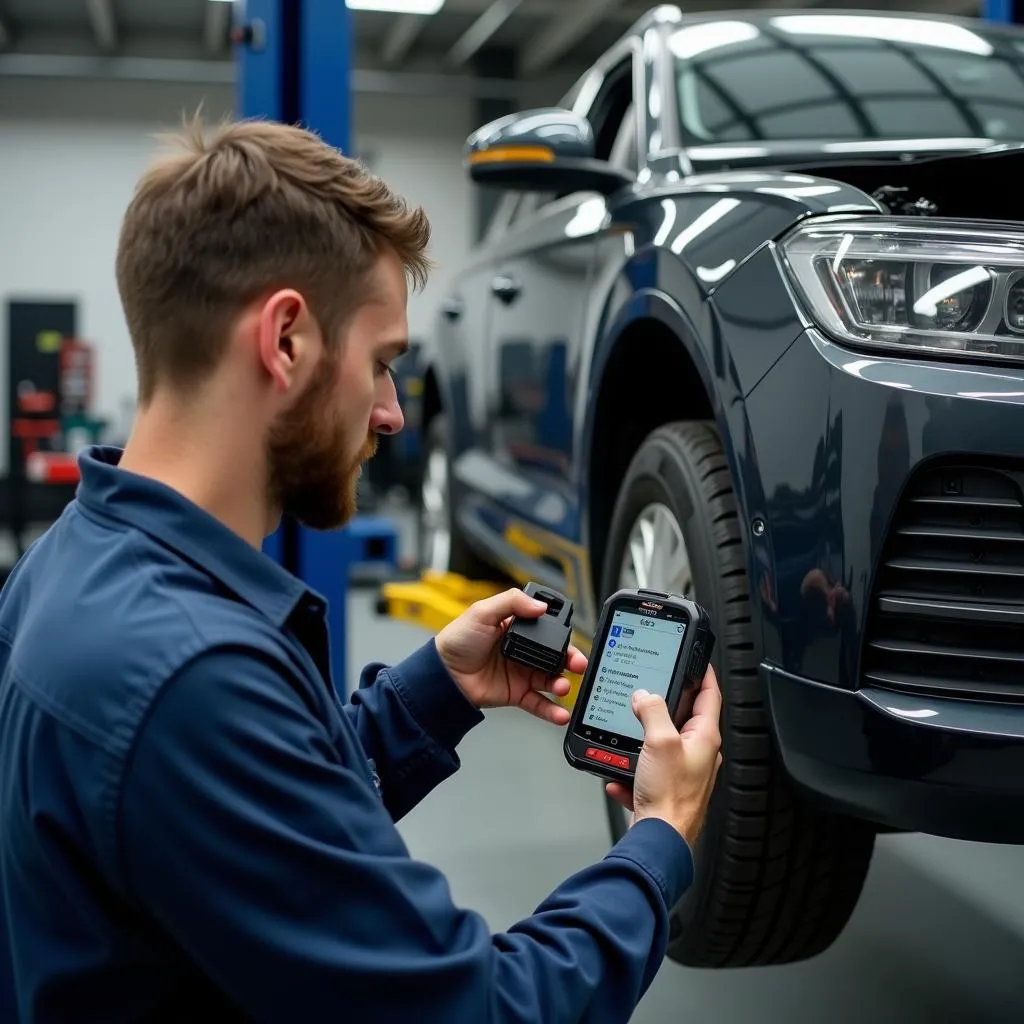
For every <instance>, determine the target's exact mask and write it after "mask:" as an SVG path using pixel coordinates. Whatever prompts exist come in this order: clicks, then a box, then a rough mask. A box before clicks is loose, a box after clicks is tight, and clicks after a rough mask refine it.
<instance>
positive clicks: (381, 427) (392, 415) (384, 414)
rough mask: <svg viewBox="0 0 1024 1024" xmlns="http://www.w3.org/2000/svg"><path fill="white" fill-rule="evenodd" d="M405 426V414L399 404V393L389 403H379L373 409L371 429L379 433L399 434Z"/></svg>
mask: <svg viewBox="0 0 1024 1024" xmlns="http://www.w3.org/2000/svg"><path fill="white" fill-rule="evenodd" d="M404 426H405V416H404V415H403V413H402V407H401V406H400V405H399V404H398V397H397V395H396V396H395V397H394V398H393V399H392V400H391V401H390V402H387V403H383V404H381V405H378V406H376V407H375V408H374V410H373V418H372V420H371V421H370V427H371V429H372V430H373V431H374V432H376V433H378V434H397V433H398V432H399V431H400V430H401V429H402V427H404Z"/></svg>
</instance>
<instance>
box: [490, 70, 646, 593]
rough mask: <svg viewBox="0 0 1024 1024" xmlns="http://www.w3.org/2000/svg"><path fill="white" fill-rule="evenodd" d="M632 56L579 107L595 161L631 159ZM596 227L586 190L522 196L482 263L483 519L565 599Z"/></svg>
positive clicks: (573, 544) (601, 210)
mask: <svg viewBox="0 0 1024 1024" xmlns="http://www.w3.org/2000/svg"><path fill="white" fill-rule="evenodd" d="M632 59H633V56H632V52H631V51H628V50H627V51H626V52H625V53H623V54H622V55H621V56H620V57H619V59H618V60H617V61H616V62H615V63H614V64H613V65H612V66H611V69H610V70H609V72H608V73H607V74H605V75H604V85H603V86H602V87H601V88H600V89H598V90H597V92H596V96H595V98H594V100H593V103H592V104H591V107H590V111H589V116H590V120H591V123H592V125H593V127H594V131H595V151H596V155H597V156H598V157H599V158H600V159H608V160H613V161H614V162H617V163H618V164H620V165H621V166H625V165H628V164H629V163H630V162H635V160H636V145H635V139H636V122H635V120H634V118H633V109H634V107H633V103H632V100H633V79H634V68H633V63H632ZM606 222H607V206H606V201H605V200H604V198H603V197H601V196H600V195H598V194H596V193H582V192H581V193H574V194H571V195H566V196H554V195H550V194H537V193H531V194H528V195H526V196H525V197H524V199H523V201H522V202H521V203H520V205H519V206H518V207H517V209H516V211H515V216H514V217H513V218H512V221H511V223H510V225H509V227H508V229H507V230H506V231H505V233H504V235H503V237H502V238H501V240H500V242H499V243H498V245H497V246H496V248H495V251H494V253H493V259H492V260H491V261H490V263H489V266H488V273H489V274H490V278H489V281H488V283H487V288H488V291H489V303H490V309H489V312H488V318H487V319H488V341H487V356H486V358H487V363H488V368H487V377H488V380H489V382H490V383H489V388H488V393H489V403H490V412H489V418H490V423H491V432H490V445H489V448H488V451H487V454H488V457H489V459H490V461H491V465H490V466H489V467H488V468H487V471H486V473H485V475H487V476H489V477H490V478H492V479H493V480H494V481H495V482H496V484H497V486H496V488H495V491H494V493H493V495H492V497H493V500H494V503H495V506H496V508H495V509H494V510H493V514H492V517H491V518H492V522H495V523H500V524H501V525H502V528H503V536H502V541H503V542H504V543H505V544H506V545H508V547H509V549H510V550H507V551H506V555H507V556H508V557H507V560H511V559H515V558H516V557H517V556H518V557H519V559H520V564H521V565H522V567H523V570H524V575H525V574H530V575H533V576H534V577H536V576H542V578H543V581H544V582H546V583H548V584H549V585H551V586H555V587H562V588H564V589H565V590H566V592H568V593H569V594H570V595H572V596H574V597H575V596H576V592H578V591H580V592H581V591H583V590H586V589H588V587H589V584H588V583H587V575H586V574H587V568H586V563H587V559H586V557H585V552H584V551H583V550H582V548H581V546H580V542H581V539H582V536H581V534H582V530H581V510H580V498H579V494H580V487H579V478H578V468H577V467H576V466H575V462H574V455H575V451H576V448H577V440H578V439H577V437H576V419H575V415H574V410H575V406H576V392H577V387H578V383H579V380H580V367H581V355H582V352H583V349H584V346H585V345H586V338H585V334H586V330H585V327H586V324H587V320H588V317H587V312H588V303H589V292H590V287H591V283H592V274H593V268H594V263H595V254H596V248H597V243H598V240H599V239H600V238H601V237H602V232H603V230H604V227H605V225H606ZM480 468H483V467H480ZM479 476H480V474H478V479H479ZM544 574H547V575H544Z"/></svg>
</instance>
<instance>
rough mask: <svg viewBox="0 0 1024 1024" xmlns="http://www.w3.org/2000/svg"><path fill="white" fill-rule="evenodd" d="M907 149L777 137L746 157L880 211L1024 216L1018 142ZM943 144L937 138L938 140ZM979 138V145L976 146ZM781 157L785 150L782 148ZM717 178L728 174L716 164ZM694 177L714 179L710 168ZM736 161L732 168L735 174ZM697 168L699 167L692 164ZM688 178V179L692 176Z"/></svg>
mask: <svg viewBox="0 0 1024 1024" xmlns="http://www.w3.org/2000/svg"><path fill="white" fill-rule="evenodd" d="M925 141H926V142H927V143H929V144H928V145H924V144H921V145H920V146H919V147H918V148H917V149H916V150H914V151H910V150H909V149H908V148H907V147H906V146H904V145H898V144H896V143H892V144H887V145H884V146H883V145H882V144H881V143H879V144H877V145H876V146H874V147H873V148H871V149H870V150H868V149H866V148H863V147H862V148H861V149H860V150H859V151H858V150H856V149H851V148H850V147H852V145H853V144H847V148H846V149H845V150H840V149H837V148H828V149H826V147H825V146H823V145H822V144H821V143H818V144H817V145H816V146H814V147H811V146H810V145H808V144H804V145H803V146H801V145H800V144H798V143H791V144H789V143H787V144H783V143H779V144H777V145H776V147H775V153H774V157H773V158H772V159H768V158H767V157H764V156H762V157H760V158H755V157H754V156H753V155H750V156H749V157H748V161H749V162H748V163H747V164H746V167H747V168H748V169H749V170H750V171H753V169H754V168H756V167H758V166H759V165H758V163H756V162H753V161H755V160H760V168H761V169H762V170H761V173H765V174H768V175H770V174H772V173H773V172H774V173H775V174H779V175H785V174H786V173H792V172H799V173H800V174H802V175H806V176H810V177H812V178H818V179H820V180H823V181H832V182H836V181H841V182H843V183H844V184H845V185H848V186H852V187H853V188H854V189H856V190H858V191H859V192H860V193H862V194H863V195H864V196H865V197H866V198H869V199H870V200H871V201H872V202H873V203H875V204H877V205H878V206H879V208H880V209H882V210H885V211H888V212H891V213H897V214H901V215H910V216H938V217H955V218H968V219H974V220H989V221H1016V222H1024V190H1022V189H1021V187H1020V182H1021V181H1022V180H1024V143H1003V144H998V145H997V144H986V145H981V144H980V143H983V142H984V143H988V142H989V140H982V139H974V140H969V139H949V140H937V139H931V140H925ZM940 143H941V144H940ZM975 143H977V145H975ZM784 153H785V154H787V155H785V156H784V155H783V154H784ZM718 166H719V173H720V174H721V178H722V180H723V182H724V181H725V180H726V179H727V178H728V176H729V172H728V171H725V170H724V168H723V167H722V165H721V163H719V165H718ZM701 170H702V171H703V174H700V177H701V178H702V179H704V180H714V179H715V177H716V173H715V171H714V170H712V169H711V168H710V167H705V168H702V169H701ZM738 170H739V167H733V168H732V172H733V173H735V172H736V171H738ZM694 172H695V174H697V173H698V168H697V167H696V166H695V167H694ZM688 180H689V181H693V180H694V177H693V176H691V177H690V178H689V179H688Z"/></svg>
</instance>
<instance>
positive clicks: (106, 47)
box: [86, 0, 117, 53]
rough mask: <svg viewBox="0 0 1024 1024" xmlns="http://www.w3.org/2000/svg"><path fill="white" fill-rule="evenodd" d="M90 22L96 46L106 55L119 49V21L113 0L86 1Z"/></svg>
mask: <svg viewBox="0 0 1024 1024" xmlns="http://www.w3.org/2000/svg"><path fill="white" fill-rule="evenodd" d="M86 7H87V8H88V10H89V21H90V22H92V34H93V35H94V36H95V37H96V45H97V46H99V48H100V49H101V50H103V51H104V52H105V53H111V52H112V51H113V50H116V49H117V19H116V18H115V17H114V3H113V0H86Z"/></svg>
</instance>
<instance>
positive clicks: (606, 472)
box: [582, 292, 757, 600]
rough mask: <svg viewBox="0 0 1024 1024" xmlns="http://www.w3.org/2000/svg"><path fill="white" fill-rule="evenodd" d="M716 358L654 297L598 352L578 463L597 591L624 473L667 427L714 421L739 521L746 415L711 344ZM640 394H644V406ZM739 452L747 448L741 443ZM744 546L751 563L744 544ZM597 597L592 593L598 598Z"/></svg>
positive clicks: (678, 313) (682, 318) (636, 303)
mask: <svg viewBox="0 0 1024 1024" xmlns="http://www.w3.org/2000/svg"><path fill="white" fill-rule="evenodd" d="M640 346H642V350H640V353H639V355H638V348H639V347H640ZM716 353H717V354H716V355H715V356H714V357H712V356H711V354H710V352H709V349H708V347H707V346H705V345H703V344H702V343H701V341H700V335H699V333H698V331H697V329H696V328H695V327H694V326H693V324H692V322H691V321H690V319H689V318H688V317H687V316H686V314H685V313H684V312H683V311H682V310H681V309H680V308H679V307H678V306H677V305H676V304H675V303H674V302H673V301H672V300H671V299H669V298H668V297H666V296H664V295H661V294H660V293H657V292H649V293H646V294H643V293H638V294H636V295H635V296H634V297H633V299H632V300H631V301H630V302H629V303H628V305H627V306H626V307H625V308H624V309H623V310H622V312H621V313H620V315H619V316H618V317H616V318H615V321H614V324H613V327H612V328H611V329H610V330H609V331H607V332H606V334H605V336H604V340H603V341H602V342H601V343H600V344H599V346H598V348H597V349H596V350H595V353H594V360H593V364H592V371H591V375H590V386H589V388H588V404H587V414H586V420H585V427H584V432H583V436H584V444H585V450H584V458H583V460H582V461H583V467H582V468H583V489H584V493H583V495H582V502H583V504H582V507H583V508H585V509H586V517H585V523H584V525H585V529H586V531H587V532H586V547H587V548H588V550H589V551H590V553H591V559H592V565H591V574H590V575H591V579H592V580H593V585H594V587H595V589H598V588H600V580H601V576H602V573H603V569H604V557H605V546H606V544H607V540H608V531H609V528H610V526H611V519H612V512H613V509H614V506H615V500H616V497H617V495H618V490H619V487H620V485H621V483H622V479H623V477H624V476H625V473H626V469H627V467H628V465H629V462H630V460H631V459H632V457H633V455H634V454H635V453H636V451H637V449H638V448H639V446H640V443H641V442H642V440H643V439H644V438H645V437H646V436H647V435H648V434H649V433H651V431H653V430H655V429H657V428H658V427H660V426H663V425H665V424H666V423H671V422H680V421H692V420H710V421H712V422H714V424H715V425H716V427H717V428H718V430H719V433H720V435H721V438H722V443H723V446H724V448H725V452H726V457H727V459H728V461H729V464H730V469H731V472H732V474H733V480H734V486H735V490H736V495H737V501H738V503H739V505H740V514H741V517H744V516H745V515H746V511H747V506H748V502H747V501H746V499H745V494H746V493H747V491H748V486H749V484H750V483H751V482H752V481H750V474H751V469H752V467H751V465H750V463H749V461H748V459H747V458H746V457H743V458H742V459H741V458H740V453H739V451H738V450H737V445H736V441H735V438H736V436H737V431H740V432H741V435H740V436H742V437H743V438H745V437H746V433H747V429H748V428H747V422H746V414H745V412H744V409H743V404H742V401H741V400H739V395H738V394H737V393H735V389H734V388H733V386H732V385H731V384H730V383H729V381H730V380H731V375H729V374H728V372H727V370H728V356H727V352H726V350H725V346H724V344H722V343H719V344H718V345H717V346H716ZM712 358H714V359H716V360H726V365H725V367H723V368H722V369H721V370H716V369H715V368H714V366H713V363H712ZM637 395H642V400H641V401H638V400H637ZM742 447H743V449H744V451H745V452H746V451H747V450H748V446H747V445H746V444H745V443H743V444H742ZM755 477H756V473H755ZM755 486H757V485H756V483H755ZM744 546H745V551H746V557H747V561H748V565H749V563H750V557H751V554H750V550H749V543H747V541H746V540H745V541H744ZM598 597H599V595H597V594H595V600H596V599H597V598H598Z"/></svg>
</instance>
